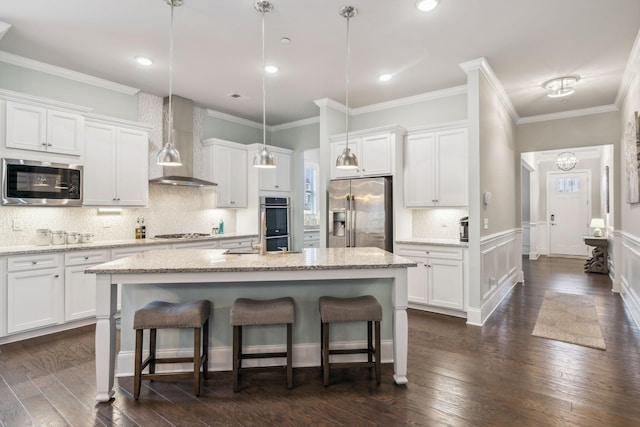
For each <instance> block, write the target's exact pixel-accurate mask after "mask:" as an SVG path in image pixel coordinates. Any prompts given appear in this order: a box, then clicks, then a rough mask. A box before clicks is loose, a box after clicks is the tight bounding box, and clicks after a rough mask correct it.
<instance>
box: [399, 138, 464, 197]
mask: <svg viewBox="0 0 640 427" xmlns="http://www.w3.org/2000/svg"><path fill="white" fill-rule="evenodd" d="M467 163H468V162H467V129H466V128H459V129H449V130H440V131H429V132H425V131H421V132H415V133H410V134H409V135H407V141H406V144H405V149H404V165H405V180H404V181H405V192H404V200H405V206H406V207H430V206H466V205H467V204H468V195H467V176H468V175H467V173H468V171H467V169H468V168H467Z"/></svg>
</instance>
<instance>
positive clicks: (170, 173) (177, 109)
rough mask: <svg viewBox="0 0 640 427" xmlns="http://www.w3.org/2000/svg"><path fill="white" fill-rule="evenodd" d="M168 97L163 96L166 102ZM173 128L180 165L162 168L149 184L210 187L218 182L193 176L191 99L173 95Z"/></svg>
mask: <svg viewBox="0 0 640 427" xmlns="http://www.w3.org/2000/svg"><path fill="white" fill-rule="evenodd" d="M168 102H169V98H165V100H164V103H165V104H167V103H168ZM172 110H173V128H174V131H175V132H174V137H175V141H174V144H175V146H176V148H177V149H178V151H179V152H180V158H181V160H182V166H170V167H169V166H167V167H164V168H163V169H162V171H163V176H161V177H160V178H154V179H150V180H149V183H151V184H164V185H183V186H189V187H211V186H216V185H218V184H216V183H214V182H209V181H205V180H203V179H199V178H195V177H194V176H193V101H192V100H190V99H186V98H182V97H180V96H175V95H173V98H172ZM167 122H168V120H164V123H163V135H165V136H164V138H165V140H166V136H167V135H169V129H167V126H168V123H167ZM165 142H166V141H165Z"/></svg>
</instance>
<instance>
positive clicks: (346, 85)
mask: <svg viewBox="0 0 640 427" xmlns="http://www.w3.org/2000/svg"><path fill="white" fill-rule="evenodd" d="M349 20H350V13H349V12H347V60H346V64H347V65H346V74H347V78H346V79H345V93H346V99H345V110H346V111H345V114H344V127H345V132H346V135H347V140H346V145H345V149H346V150H349V56H350V55H349V54H350V49H349Z"/></svg>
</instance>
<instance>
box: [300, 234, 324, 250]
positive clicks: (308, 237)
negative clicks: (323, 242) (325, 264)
mask: <svg viewBox="0 0 640 427" xmlns="http://www.w3.org/2000/svg"><path fill="white" fill-rule="evenodd" d="M302 246H303V247H305V248H319V247H320V230H315V229H312V230H304V242H302Z"/></svg>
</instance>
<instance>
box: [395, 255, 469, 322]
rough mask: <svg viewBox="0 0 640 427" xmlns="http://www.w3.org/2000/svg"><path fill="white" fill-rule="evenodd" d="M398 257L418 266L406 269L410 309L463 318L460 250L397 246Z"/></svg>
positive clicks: (462, 273)
mask: <svg viewBox="0 0 640 427" xmlns="http://www.w3.org/2000/svg"><path fill="white" fill-rule="evenodd" d="M398 255H400V256H404V257H407V258H409V259H412V260H413V261H416V262H417V263H418V266H417V267H411V268H409V269H408V286H409V289H408V291H409V295H408V297H409V303H410V305H411V306H412V307H414V308H421V309H426V310H430V311H436V312H441V313H445V314H453V315H458V316H464V314H463V313H462V310H464V308H465V307H464V270H463V250H462V248H459V247H449V246H426V245H399V246H398ZM441 309H444V310H445V311H443V310H441Z"/></svg>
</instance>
